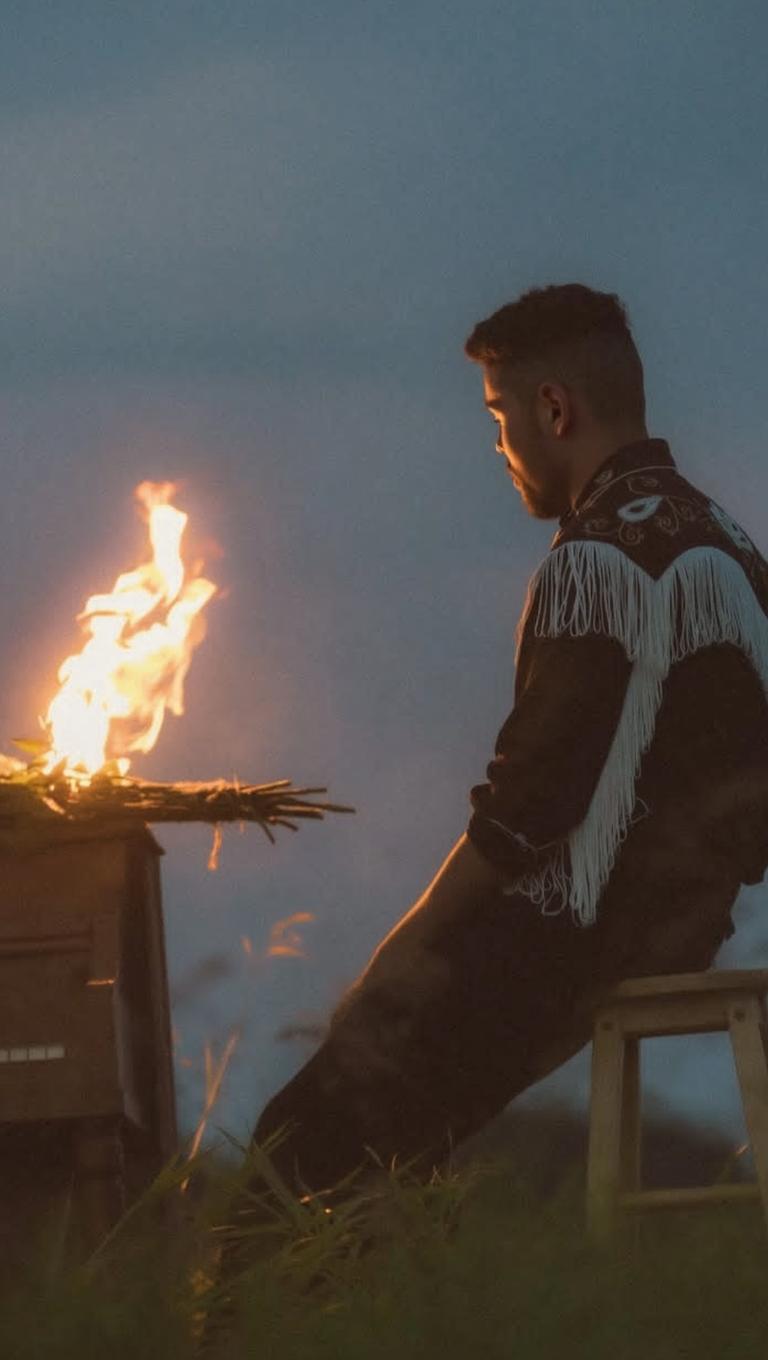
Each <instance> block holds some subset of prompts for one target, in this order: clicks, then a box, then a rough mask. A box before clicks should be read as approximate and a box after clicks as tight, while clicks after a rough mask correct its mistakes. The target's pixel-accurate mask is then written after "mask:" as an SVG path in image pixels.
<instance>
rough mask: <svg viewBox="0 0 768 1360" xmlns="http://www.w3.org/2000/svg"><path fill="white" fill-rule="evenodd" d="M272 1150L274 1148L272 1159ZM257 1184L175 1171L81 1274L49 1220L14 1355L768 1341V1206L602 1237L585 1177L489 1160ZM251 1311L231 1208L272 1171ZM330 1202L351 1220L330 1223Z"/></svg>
mask: <svg viewBox="0 0 768 1360" xmlns="http://www.w3.org/2000/svg"><path fill="white" fill-rule="evenodd" d="M267 1151H268V1150H267ZM254 1158H255V1159H256V1160H255V1163H253V1164H252V1165H251V1167H250V1168H245V1169H244V1170H241V1171H240V1172H239V1173H235V1172H233V1171H232V1170H231V1169H227V1168H226V1167H225V1166H222V1165H220V1164H219V1165H217V1164H215V1162H214V1160H213V1159H212V1158H211V1156H210V1155H208V1156H207V1157H203V1158H202V1159H199V1161H198V1162H197V1164H196V1169H195V1171H194V1172H193V1176H192V1180H191V1182H190V1184H189V1185H188V1187H187V1189H186V1192H184V1193H182V1191H181V1189H180V1187H181V1184H182V1182H183V1181H184V1180H185V1179H186V1177H187V1175H188V1174H189V1168H183V1167H178V1168H173V1167H172V1168H169V1169H168V1170H166V1171H165V1172H164V1173H163V1175H162V1176H161V1177H160V1178H159V1180H158V1182H157V1183H156V1184H155V1186H154V1187H152V1189H151V1190H150V1192H148V1193H147V1195H146V1196H145V1197H144V1199H143V1200H142V1201H141V1203H140V1204H139V1205H138V1206H135V1207H134V1209H133V1211H132V1212H131V1213H130V1214H129V1215H127V1216H126V1218H125V1219H124V1220H123V1222H122V1223H121V1224H120V1225H118V1228H117V1230H116V1231H115V1232H114V1233H113V1234H112V1235H111V1236H110V1238H108V1239H107V1240H106V1241H104V1242H103V1243H102V1244H100V1246H99V1248H98V1249H97V1250H96V1252H95V1253H92V1254H91V1256H90V1258H89V1259H88V1260H87V1261H86V1262H85V1263H84V1264H81V1265H79V1266H77V1267H73V1266H72V1265H71V1264H70V1265H66V1264H65V1263H64V1260H63V1257H64V1255H65V1253H63V1252H62V1248H61V1241H60V1238H61V1234H60V1233H59V1234H58V1236H57V1232H56V1225H55V1224H54V1225H51V1224H49V1225H48V1228H47V1230H46V1232H45V1234H44V1235H43V1236H42V1237H41V1239H40V1240H39V1241H38V1243H37V1245H36V1247H35V1248H34V1250H32V1249H30V1251H29V1252H28V1253H27V1259H26V1262H25V1264H24V1266H23V1267H22V1268H20V1269H19V1270H18V1272H17V1273H16V1275H15V1277H14V1278H13V1280H12V1281H7V1283H6V1289H5V1296H4V1297H3V1299H2V1307H1V1309H0V1355H2V1356H3V1357H4V1360H49V1357H50V1360H65V1357H66V1358H67V1360H68V1358H69V1357H75V1356H78V1357H82V1356H90V1355H96V1354H103V1355H106V1356H108V1357H109V1360H123V1357H126V1360H127V1357H135V1356H140V1357H142V1360H161V1357H162V1360H185V1358H186V1357H190V1360H191V1357H193V1356H197V1355H199V1354H200V1353H201V1337H202V1336H203V1332H204V1319H205V1318H206V1317H207V1318H208V1320H209V1321H208V1324H207V1327H208V1331H207V1333H206V1335H207V1336H208V1341H207V1342H206V1349H205V1355H206V1357H208V1356H211V1357H212V1360H219V1358H220V1360H225V1358H226V1357H235V1356H237V1357H251V1356H253V1357H256V1356H259V1357H272V1356H274V1357H279V1360H315V1358H317V1360H321V1358H325V1357H327V1360H353V1357H354V1360H361V1358H363V1357H365V1358H366V1360H367V1358H368V1357H370V1358H371V1360H379V1357H380V1358H381V1360H385V1358H386V1360H392V1357H396V1358H397V1360H411V1358H413V1360H416V1357H418V1358H419V1360H425V1357H431V1356H435V1357H438V1356H439V1357H441V1360H453V1357H456V1360H459V1357H461V1360H465V1357H470V1356H475V1355H477V1356H483V1357H488V1360H496V1357H499V1360H501V1357H504V1360H529V1357H530V1358H531V1360H533V1358H534V1357H535V1360H550V1357H551V1358H552V1360H555V1357H558V1360H559V1357H562V1356H566V1355H567V1356H568V1357H569V1360H581V1357H584V1360H587V1357H589V1360H601V1358H602V1357H606V1360H608V1357H611V1360H616V1358H617V1357H619V1358H620V1360H634V1357H637V1358H638V1360H640V1357H643V1360H646V1357H651V1358H652V1360H667V1357H669V1360H672V1357H674V1360H679V1358H680V1357H687V1356H691V1357H694V1356H695V1357H696V1360H708V1358H709V1357H712V1360H715V1357H717V1360H731V1358H732V1360H748V1358H749V1357H752V1356H755V1357H757V1356H758V1355H759V1356H761V1357H763V1356H764V1355H765V1353H766V1343H767V1342H768V1290H766V1287H765V1280H766V1270H767V1269H768V1241H767V1240H766V1236H765V1228H764V1226H763V1223H762V1220H761V1217H760V1212H759V1209H758V1208H756V1207H754V1206H752V1205H746V1206H744V1205H742V1206H735V1207H728V1208H726V1209H720V1210H711V1209H710V1210H706V1211H701V1210H700V1211H698V1212H696V1211H693V1212H689V1213H686V1214H680V1213H675V1214H674V1215H672V1216H667V1215H665V1216H663V1217H661V1216H660V1217H658V1218H655V1219H653V1220H651V1219H650V1218H647V1219H643V1220H637V1221H634V1222H632V1223H629V1222H628V1223H627V1224H626V1225H625V1227H624V1228H623V1230H622V1232H621V1234H620V1236H619V1238H618V1239H617V1241H616V1242H615V1243H614V1244H613V1246H612V1247H611V1249H610V1251H604V1252H601V1251H599V1250H598V1249H596V1248H594V1247H593V1246H591V1245H590V1244H589V1243H588V1242H587V1241H586V1239H585V1235H584V1191H583V1169H582V1167H580V1166H578V1165H577V1166H574V1167H573V1169H572V1170H571V1171H569V1172H568V1173H567V1174H566V1175H565V1176H564V1177H563V1179H562V1180H561V1181H560V1183H559V1185H557V1186H556V1187H553V1188H551V1190H550V1193H548V1194H547V1195H546V1196H544V1197H542V1196H541V1194H540V1193H539V1192H538V1191H534V1190H533V1188H532V1185H531V1182H530V1180H526V1179H522V1178H521V1177H520V1176H518V1175H516V1174H515V1170H514V1167H511V1166H510V1165H508V1164H507V1165H504V1164H501V1163H498V1162H497V1163H486V1164H482V1163H480V1162H477V1161H473V1162H470V1163H469V1164H468V1165H465V1166H462V1167H460V1168H458V1169H454V1170H453V1171H450V1172H447V1173H445V1174H444V1175H443V1176H441V1177H435V1178H434V1180H433V1181H432V1183H431V1184H429V1185H426V1186H425V1185H419V1184H417V1183H416V1182H414V1181H412V1180H411V1179H409V1176H408V1173H407V1168H406V1169H398V1168H394V1169H388V1170H385V1169H384V1168H381V1169H378V1170H377V1169H375V1168H374V1169H373V1170H372V1171H371V1173H370V1174H369V1175H368V1176H367V1179H366V1180H365V1182H362V1181H360V1180H359V1179H358V1181H356V1182H354V1183H352V1184H351V1185H347V1186H346V1187H345V1193H344V1194H342V1195H337V1196H336V1198H335V1200H333V1201H326V1200H323V1199H322V1198H321V1199H319V1200H315V1201H312V1202H309V1203H302V1204H300V1203H297V1202H296V1201H295V1200H294V1199H293V1198H292V1197H291V1196H290V1195H289V1194H288V1192H287V1191H286V1190H285V1188H284V1187H283V1186H282V1184H281V1182H280V1181H279V1179H278V1178H277V1177H276V1176H275V1175H274V1173H273V1172H272V1170H271V1164H270V1162H269V1158H268V1156H266V1155H264V1153H263V1151H262V1152H256V1153H254ZM254 1166H255V1167H256V1169H257V1170H258V1171H259V1173H260V1174H261V1175H262V1176H263V1178H264V1179H263V1185H264V1190H263V1193H260V1194H259V1195H258V1196H255V1197H254V1198H253V1200H252V1201H251V1207H252V1211H253V1213H252V1216H251V1217H250V1218H249V1221H248V1223H247V1224H241V1225H240V1227H239V1228H238V1237H237V1241H238V1244H239V1250H240V1255H241V1260H240V1263H239V1266H238V1270H237V1273H236V1278H235V1281H234V1285H233V1288H232V1290H231V1299H230V1300H229V1301H227V1299H226V1298H225V1297H224V1295H225V1291H224V1290H223V1289H221V1288H217V1287H216V1284H215V1278H214V1277H215V1259H216V1254H217V1251H218V1250H219V1245H220V1243H221V1241H222V1233H221V1231H220V1230H219V1229H217V1228H216V1226H215V1225H216V1224H217V1223H220V1222H221V1221H222V1217H223V1216H225V1215H224V1206H225V1205H226V1203H227V1202H228V1200H229V1197H230V1196H231V1194H232V1191H233V1189H235V1188H236V1186H237V1184H241V1183H242V1181H243V1178H244V1176H245V1175H247V1174H248V1172H249V1171H252V1170H253V1169H254ZM329 1202H330V1203H333V1205H334V1207H332V1208H331V1209H330V1212H329Z"/></svg>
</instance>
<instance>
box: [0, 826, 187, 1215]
mask: <svg viewBox="0 0 768 1360" xmlns="http://www.w3.org/2000/svg"><path fill="white" fill-rule="evenodd" d="M161 854H162V850H161V849H160V846H159V845H158V844H157V842H156V841H155V839H154V837H153V836H152V835H151V834H150V832H149V831H148V830H140V831H138V832H132V833H131V834H128V835H126V834H122V833H121V834H115V835H92V836H90V837H87V836H86V835H82V836H81V837H80V838H79V839H75V840H73V839H71V832H70V833H69V835H68V836H67V837H66V838H65V837H63V836H62V837H61V838H60V839H57V840H49V841H47V842H46V843H45V844H41V845H40V846H38V847H36V848H34V849H29V850H26V851H24V852H23V853H13V854H11V853H7V852H3V853H2V854H0V1132H2V1130H3V1129H4V1130H5V1132H6V1133H8V1132H9V1130H12V1129H14V1128H16V1129H18V1126H21V1125H26V1126H27V1127H28V1130H29V1139H30V1140H31V1141H33V1140H34V1139H35V1137H36V1136H37V1135H36V1130H39V1129H41V1128H43V1127H44V1128H46V1129H50V1128H51V1127H54V1128H55V1127H56V1126H57V1125H59V1126H60V1127H61V1129H62V1140H63V1141H66V1142H67V1144H68V1145H69V1144H71V1145H72V1147H73V1148H75V1149H78V1148H79V1149H80V1151H79V1153H78V1154H77V1155H79V1156H80V1157H81V1160H82V1158H83V1156H84V1157H85V1159H86V1161H87V1158H88V1155H89V1154H88V1146H89V1143H88V1140H89V1139H90V1140H91V1142H93V1139H94V1138H96V1141H97V1142H98V1140H99V1139H101V1140H102V1142H103V1139H104V1137H105V1131H106V1136H107V1137H108V1139H112V1140H113V1141H114V1140H115V1139H117V1140H118V1142H119V1143H120V1144H121V1145H122V1146H124V1147H126V1148H127V1149H128V1150H129V1161H131V1159H132V1165H129V1166H128V1168H127V1182H128V1185H129V1188H130V1187H131V1186H132V1185H133V1186H135V1187H136V1188H138V1186H139V1185H140V1184H141V1183H142V1182H143V1181H145V1180H146V1179H147V1177H148V1176H149V1175H151V1174H152V1173H153V1172H154V1171H155V1170H156V1169H157V1168H158V1167H159V1166H160V1165H161V1164H162V1163H163V1162H164V1161H166V1160H167V1159H168V1158H169V1157H170V1156H171V1155H172V1154H173V1152H174V1151H175V1149H176V1116H175V1100H174V1085H173V1067H172V1052H171V1033H170V1018H169V1006H168V983H167V973H166V962H165V947H164V939H163V923H162V908H161V894H160V874H159V857H160V855H161ZM13 1143H14V1139H13V1138H10V1139H8V1138H6V1139H5V1142H4V1143H3V1141H2V1139H0V1182H2V1181H5V1182H6V1184H7V1183H8V1180H7V1178H8V1177H9V1176H10V1177H11V1178H13V1167H12V1166H9V1165H4V1164H3V1163H4V1162H5V1161H6V1160H7V1158H6V1156H5V1154H4V1152H3V1147H6V1148H10V1147H11V1146H13ZM16 1143H18V1137H16ZM94 1146H95V1144H94ZM83 1149H85V1151H83ZM120 1155H121V1156H122V1153H121V1154H120ZM110 1174H112V1173H110ZM114 1174H115V1175H117V1174H118V1171H115V1173H114ZM116 1204H117V1201H115V1205H116ZM113 1207H114V1206H113ZM115 1211H116V1209H115Z"/></svg>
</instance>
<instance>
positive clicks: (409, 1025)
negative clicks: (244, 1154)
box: [254, 284, 768, 1192]
mask: <svg viewBox="0 0 768 1360" xmlns="http://www.w3.org/2000/svg"><path fill="white" fill-rule="evenodd" d="M466 353H467V354H468V356H469V357H470V358H471V359H472V360H473V361H475V362H476V363H478V364H479V365H480V368H481V370H482V376H483V383H484V396H485V404H486V406H487V408H488V410H489V411H490V413H491V415H492V417H493V419H494V420H495V421H496V424H497V442H496V451H497V453H498V454H499V455H500V456H501V457H502V458H503V459H504V460H505V464H506V471H507V472H508V473H509V475H510V477H511V479H512V482H513V484H514V486H515V487H516V488H517V490H518V492H519V494H520V497H521V499H522V501H523V504H524V506H525V508H526V510H527V511H528V513H529V514H531V515H532V516H534V517H535V518H537V519H542V520H547V519H558V520H559V527H558V529H557V532H556V533H555V536H554V538H553V540H552V543H551V545H550V550H549V553H548V555H547V557H546V558H545V560H544V562H543V563H542V565H541V566H540V567H539V569H538V570H537V571H536V573H535V574H534V576H533V578H532V580H531V583H530V588H529V592H528V599H527V602H526V607H525V609H524V611H523V615H522V618H521V620H520V624H519V627H518V634H517V644H518V647H517V658H516V660H517V668H516V681H515V700H514V707H513V708H512V711H511V713H510V714H509V716H508V717H507V719H506V721H505V722H504V724H503V726H502V728H501V730H500V732H499V736H498V739H497V743H496V750H495V754H494V757H493V759H492V760H491V762H490V764H489V765H488V770H487V782H485V783H482V784H478V785H476V786H475V787H474V788H473V789H472V791H471V795H470V800H471V807H472V811H471V816H470V819H469V823H468V826H467V829H466V833H465V834H464V835H462V836H461V837H460V838H459V840H458V841H457V843H456V845H455V846H454V848H453V850H452V851H451V853H450V854H449V856H448V858H447V859H446V861H445V863H444V864H443V866H442V867H441V868H440V870H439V872H438V873H437V875H436V877H435V878H434V880H433V882H432V883H431V884H430V885H429V886H428V888H427V889H426V891H425V892H424V894H423V895H422V896H421V897H420V898H419V900H418V901H417V902H416V904H415V905H414V907H413V908H412V909H411V911H410V912H408V914H407V915H406V916H405V917H404V918H403V920H401V921H400V923H399V924H398V925H397V926H396V927H395V928H394V930H393V931H392V932H391V934H390V935H388V936H387V938H386V939H385V940H384V941H383V943H382V944H381V945H380V946H379V948H378V949H377V950H376V952H375V953H374V955H373V958H372V959H371V961H370V963H369V964H368V966H367V968H366V969H365V971H364V972H363V974H362V975H361V977H360V978H359V979H358V980H357V981H356V982H355V984H354V985H353V986H352V988H351V989H350V990H349V992H348V993H347V994H346V996H345V997H344V998H343V1000H342V1002H341V1004H340V1006H339V1007H338V1008H337V1009H336V1011H335V1013H334V1015H333V1017H332V1021H331V1025H330V1030H329V1033H328V1036H327V1038H326V1040H325V1041H324V1043H323V1044H322V1045H321V1047H320V1048H319V1050H318V1051H317V1053H316V1054H315V1055H314V1056H313V1057H312V1058H311V1059H310V1061H309V1062H308V1063H307V1064H306V1065H305V1066H304V1068H302V1070H301V1071H300V1072H299V1073H298V1074H297V1075H296V1076H295V1077H294V1078H293V1080H292V1081H290V1082H289V1083H288V1085H287V1086H286V1087H285V1088H284V1090H282V1091H281V1092H279V1093H278V1095H276V1096H275V1098H274V1099H273V1100H272V1101H271V1102H270V1103H269V1105H268V1106H267V1108H266V1110H265V1111H264V1113H263V1115H262V1116H261V1119H260V1121H259V1123H258V1126H257V1128H256V1130H255V1135H254V1136H255V1139H256V1140H257V1142H259V1143H261V1142H263V1141H264V1140H265V1139H266V1137H267V1136H268V1135H269V1134H272V1133H274V1132H275V1131H276V1130H277V1129H279V1128H280V1127H281V1126H286V1127H287V1128H288V1129H289V1136H288V1138H287V1140H286V1141H285V1142H284V1143H283V1145H282V1146H281V1147H280V1148H279V1149H278V1151H277V1152H276V1154H275V1161H276V1163H277V1165H278V1168H279V1170H280V1171H281V1172H282V1174H283V1176H284V1177H285V1178H286V1179H287V1180H288V1182H289V1183H290V1184H292V1185H293V1186H294V1187H295V1188H296V1190H297V1191H303V1192H306V1190H307V1189H308V1190H309V1191H312V1192H318V1191H321V1190H324V1189H326V1188H328V1187H331V1186H333V1185H334V1184H335V1183H336V1182H338V1181H339V1180H340V1179H341V1178H342V1177H343V1176H345V1175H346V1174H347V1173H349V1172H350V1171H351V1170H353V1169H354V1168H355V1167H357V1166H359V1165H362V1164H365V1163H366V1162H368V1164H369V1165H370V1159H369V1154H368V1152H367V1149H372V1150H373V1151H374V1152H375V1153H376V1154H377V1155H378V1157H380V1158H381V1159H382V1160H383V1161H384V1162H385V1163H389V1162H390V1161H391V1159H392V1158H393V1157H397V1158H398V1160H399V1161H404V1160H409V1159H416V1166H417V1167H419V1168H421V1169H422V1170H423V1173H424V1174H425V1175H428V1174H429V1173H430V1171H431V1168H432V1167H433V1166H436V1165H438V1166H439V1165H440V1164H441V1163H442V1162H443V1161H444V1160H445V1158H446V1156H447V1155H448V1153H449V1152H450V1149H451V1147H452V1146H453V1145H455V1144H456V1143H457V1142H459V1141H460V1140H461V1139H462V1138H465V1137H466V1136H467V1135H469V1134H470V1133H472V1132H474V1131H475V1130H477V1129H478V1128H480V1127H481V1126H482V1125H483V1124H484V1123H486V1122H487V1121H488V1120H489V1119H491V1118H492V1117H493V1116H494V1115H495V1114H497V1113H498V1112H499V1111H501V1110H502V1109H503V1107H504V1106H505V1105H506V1104H507V1103H508V1102H509V1101H510V1100H511V1099H512V1098H513V1097H514V1096H515V1095H516V1094H517V1093H518V1092H520V1091H522V1090H523V1089H524V1088H525V1087H527V1086H529V1085H530V1084H531V1083H532V1082H534V1081H536V1080H538V1079H539V1078H540V1077H541V1076H543V1075H544V1074H545V1073H547V1072H548V1071H551V1070H552V1069H553V1068H554V1067H555V1066H557V1065H559V1064H560V1063H561V1062H563V1061H564V1060H565V1059H566V1058H568V1057H570V1056H572V1054H573V1053H575V1052H576V1051H577V1050H578V1049H579V1048H580V1047H582V1045H583V1044H584V1043H585V1042H586V1041H587V1040H588V1038H589V1035H590V1022H591V1015H592V1011H593V1008H594V1005H595V1003H596V1001H597V1000H598V999H599V998H600V996H601V994H603V993H604V992H605V991H606V989H607V988H609V987H610V986H611V985H613V984H614V983H615V982H616V981H618V980H619V979H621V978H623V977H627V976H636V975H640V974H653V973H659V972H679V971H690V970H695V969H701V968H706V967H708V966H709V965H710V964H711V963H712V961H713V959H714V957H715V955H716V953H717V950H718V948H719V946H720V944H721V943H722V941H723V940H724V938H725V937H726V936H728V935H729V934H731V933H732V931H733V925H732V922H731V917H730V912H731V908H732V906H733V904H734V901H735V899H736V896H737V894H738V891H739V887H740V885H741V883H744V882H746V883H756V882H759V881H760V880H761V878H762V876H763V872H764V869H765V867H766V864H768V816H767V815H766V811H767V810H768V797H767V796H766V792H765V791H766V789H768V707H767V705H766V697H765V696H766V689H768V624H767V623H766V608H767V607H768V567H767V566H766V563H765V561H764V560H763V558H762V557H761V556H760V554H759V553H758V552H757V550H756V548H755V547H754V545H753V543H752V542H751V541H750V539H749V538H748V537H747V535H746V534H745V533H744V532H743V530H742V529H741V528H740V527H739V526H738V525H737V524H735V523H734V521H733V520H732V519H731V518H730V516H729V515H728V514H727V512H726V511H725V510H723V509H721V508H720V507H719V506H718V505H716V504H714V503H713V502H712V501H711V500H710V499H709V497H708V496H707V495H706V494H705V493H703V492H701V491H699V490H697V489H696V488H695V487H693V486H692V485H691V484H690V483H689V482H687V481H686V480H685V479H684V478H683V476H682V475H681V474H680V473H679V472H678V470H677V467H676V464H675V462H674V459H673V457H672V454H671V452H670V449H669V446H668V444H667V443H666V442H665V441H664V440H663V439H659V438H649V436H648V433H647V429H646V424H645V400H644V392H643V371H642V365H641V361H640V358H639V356H638V353H637V350H636V348H635V344H634V342H633V339H632V336H631V333H630V329H629V325H628V322H627V317H626V313H625V310H624V308H623V306H622V303H621V302H620V300H619V299H618V298H617V297H616V296H615V295H614V294H607V293H599V292H595V291H593V290H591V289H589V288H587V287H584V286H582V285H580V284H567V285H563V286H551V287H546V288H541V289H532V290H531V291H529V292H528V293H525V294H524V295H523V296H521V297H520V298H519V299H518V300H517V301H516V302H513V303H511V304H509V305H507V306H505V307H502V308H501V309H500V310H499V311H497V312H495V313H494V314H493V315H492V316H491V317H489V318H488V319H487V320H486V321H483V322H481V323H480V324H479V325H477V326H476V327H475V329H474V330H473V332H472V334H471V335H470V337H469V339H468V341H467V343H466ZM479 697H480V696H479Z"/></svg>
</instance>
